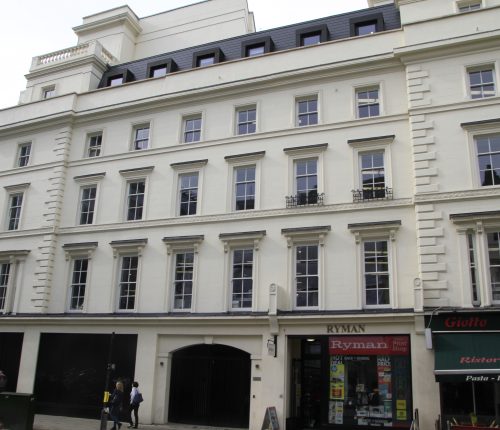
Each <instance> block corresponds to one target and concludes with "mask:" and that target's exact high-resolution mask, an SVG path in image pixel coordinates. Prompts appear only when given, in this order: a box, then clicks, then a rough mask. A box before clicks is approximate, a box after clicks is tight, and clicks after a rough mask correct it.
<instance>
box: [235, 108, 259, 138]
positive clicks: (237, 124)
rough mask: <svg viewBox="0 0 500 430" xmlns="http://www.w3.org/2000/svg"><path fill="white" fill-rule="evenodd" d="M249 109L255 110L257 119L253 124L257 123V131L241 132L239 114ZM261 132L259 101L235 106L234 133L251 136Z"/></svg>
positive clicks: (247, 122)
mask: <svg viewBox="0 0 500 430" xmlns="http://www.w3.org/2000/svg"><path fill="white" fill-rule="evenodd" d="M249 110H255V121H253V124H254V125H255V131H254V132H252V133H242V134H240V133H239V125H240V122H239V121H238V116H239V114H240V112H247V111H249ZM249 123H251V121H246V122H245V124H249ZM258 132H259V109H258V106H257V103H248V104H245V105H241V106H235V108H234V125H233V134H234V135H235V136H251V135H254V134H256V133H258Z"/></svg>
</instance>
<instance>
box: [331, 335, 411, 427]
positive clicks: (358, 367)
mask: <svg viewBox="0 0 500 430" xmlns="http://www.w3.org/2000/svg"><path fill="white" fill-rule="evenodd" d="M328 342H329V345H328V346H329V348H328V352H329V366H328V370H329V374H327V375H325V376H327V377H328V378H329V381H330V387H329V388H330V389H329V405H328V424H330V425H333V426H360V427H364V426H366V427H369V428H372V427H374V426H376V427H381V428H386V427H389V428H393V427H404V428H407V427H408V426H409V424H410V422H411V420H412V399H411V363H410V338H409V337H408V336H331V337H330V338H329V339H328ZM343 428H345V427H343Z"/></svg>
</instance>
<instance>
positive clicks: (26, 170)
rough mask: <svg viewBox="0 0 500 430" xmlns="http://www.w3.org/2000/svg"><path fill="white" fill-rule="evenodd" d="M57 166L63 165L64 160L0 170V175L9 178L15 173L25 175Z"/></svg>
mask: <svg viewBox="0 0 500 430" xmlns="http://www.w3.org/2000/svg"><path fill="white" fill-rule="evenodd" d="M57 166H64V162H63V161H56V162H52V163H44V164H36V165H31V166H25V167H15V168H13V169H8V170H3V171H0V177H3V176H6V177H9V178H13V177H15V176H16V175H22V176H26V174H27V173H31V172H36V171H40V170H52V169H53V168H54V167H57Z"/></svg>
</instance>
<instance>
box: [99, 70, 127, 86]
mask: <svg viewBox="0 0 500 430" xmlns="http://www.w3.org/2000/svg"><path fill="white" fill-rule="evenodd" d="M113 72H114V73H113V74H112V75H110V76H108V77H107V79H106V86H107V87H116V86H118V85H122V84H125V83H127V82H132V81H133V80H134V75H133V74H132V72H131V71H130V70H128V69H119V70H115V71H113Z"/></svg>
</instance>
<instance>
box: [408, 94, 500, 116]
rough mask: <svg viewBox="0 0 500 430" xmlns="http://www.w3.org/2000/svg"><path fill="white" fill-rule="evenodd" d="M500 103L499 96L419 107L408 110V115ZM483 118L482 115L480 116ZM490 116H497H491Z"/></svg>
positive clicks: (482, 106)
mask: <svg viewBox="0 0 500 430" xmlns="http://www.w3.org/2000/svg"><path fill="white" fill-rule="evenodd" d="M499 102H500V96H493V97H488V98H486V99H470V100H462V101H459V102H454V103H447V104H436V105H432V106H420V107H412V108H409V113H410V115H417V114H418V115H421V114H433V113H441V112H452V111H457V110H464V109H476V108H478V109H481V108H484V107H489V106H495V107H496V106H497V105H498V103H499ZM482 116H484V114H483V115H482ZM492 116H497V115H496V114H492Z"/></svg>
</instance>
